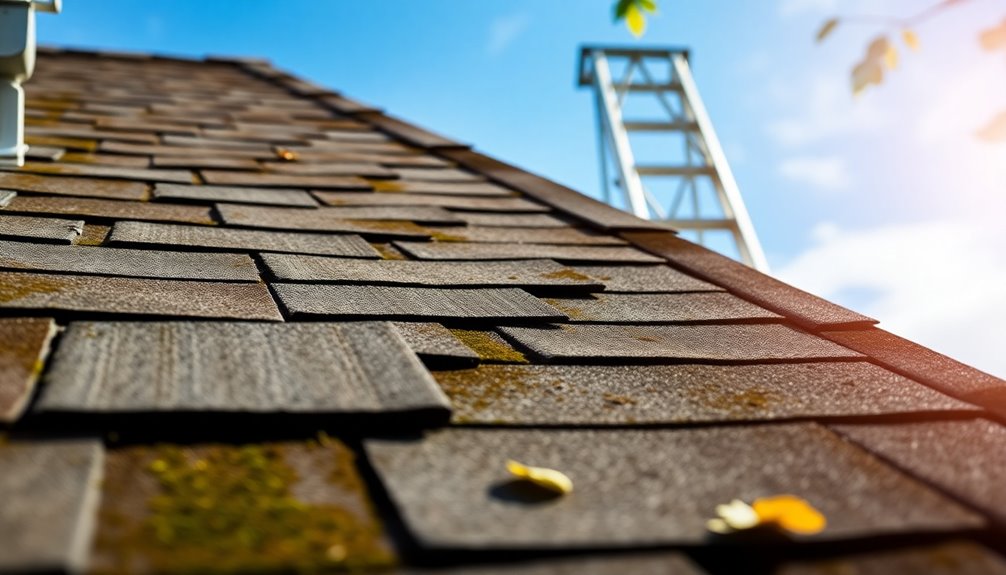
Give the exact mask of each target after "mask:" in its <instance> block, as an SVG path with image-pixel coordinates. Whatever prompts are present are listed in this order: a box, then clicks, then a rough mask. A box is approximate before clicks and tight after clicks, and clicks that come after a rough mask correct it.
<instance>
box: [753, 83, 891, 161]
mask: <svg viewBox="0 0 1006 575" xmlns="http://www.w3.org/2000/svg"><path fill="white" fill-rule="evenodd" d="M773 91H774V92H776V94H775V97H776V99H777V100H778V101H779V102H780V103H781V104H783V105H785V107H786V108H787V109H789V110H790V111H791V113H790V115H789V116H785V117H782V118H779V119H777V120H775V121H772V122H770V123H769V124H768V125H767V127H766V129H767V131H768V133H769V135H770V136H771V137H772V138H773V139H775V140H776V141H777V142H778V143H780V144H782V145H784V146H791V147H800V146H806V145H808V144H813V143H817V142H821V141H824V140H828V139H832V138H834V137H836V136H844V135H849V134H868V133H878V132H880V131H882V130H883V129H884V127H885V126H886V125H887V123H888V120H886V119H885V117H884V114H882V113H881V111H880V108H879V107H878V106H877V103H876V100H875V99H873V98H869V97H868V96H870V95H869V94H867V95H866V96H864V97H863V98H859V99H853V96H852V93H851V89H850V87H849V81H848V78H847V77H846V75H845V73H844V71H843V70H835V71H834V72H832V73H829V74H818V75H816V76H814V77H813V78H812V79H811V81H810V83H809V85H806V86H793V85H778V86H777V87H776V88H775V89H774V90H773Z"/></svg>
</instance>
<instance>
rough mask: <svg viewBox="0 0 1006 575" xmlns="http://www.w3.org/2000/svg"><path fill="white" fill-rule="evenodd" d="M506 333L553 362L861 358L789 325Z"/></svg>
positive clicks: (557, 328)
mask: <svg viewBox="0 0 1006 575" xmlns="http://www.w3.org/2000/svg"><path fill="white" fill-rule="evenodd" d="M501 329H502V332H503V334H504V335H506V336H507V337H509V338H511V339H512V340H514V341H516V342H517V343H518V344H520V345H521V346H523V347H526V348H528V349H530V350H531V351H533V352H534V353H536V354H538V355H540V356H541V357H542V358H544V359H546V360H549V361H560V362H568V361H573V360H579V361H584V362H591V361H598V360H630V359H631V360H637V361H646V360H649V361H656V360H665V361H666V360H686V359H693V360H715V361H735V362H740V361H743V362H769V361H800V360H812V359H836V360H842V359H858V358H862V357H864V356H863V355H862V354H859V353H857V352H855V351H852V350H850V349H847V348H844V347H842V346H840V345H836V344H834V343H832V342H830V341H827V340H824V339H821V338H819V337H815V336H813V335H809V334H805V333H801V332H799V331H796V330H794V329H793V328H790V327H787V326H785V325H778V324H766V325H664V326H626V325H561V326H549V327H506V328H501Z"/></svg>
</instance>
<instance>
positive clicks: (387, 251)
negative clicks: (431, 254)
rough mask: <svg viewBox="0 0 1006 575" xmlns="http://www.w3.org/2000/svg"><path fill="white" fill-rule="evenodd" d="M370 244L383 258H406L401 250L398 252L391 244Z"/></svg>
mask: <svg viewBox="0 0 1006 575" xmlns="http://www.w3.org/2000/svg"><path fill="white" fill-rule="evenodd" d="M370 245H371V246H372V247H373V248H374V249H375V250H377V253H379V254H381V257H382V258H384V259H386V260H405V259H408V258H406V257H405V256H404V255H402V252H400V251H398V250H397V249H395V248H394V247H392V245H391V244H375V243H372V244H370Z"/></svg>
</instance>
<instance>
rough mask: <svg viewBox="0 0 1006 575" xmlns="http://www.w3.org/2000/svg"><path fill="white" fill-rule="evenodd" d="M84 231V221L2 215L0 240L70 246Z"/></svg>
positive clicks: (0, 218) (0, 216) (0, 215)
mask: <svg viewBox="0 0 1006 575" xmlns="http://www.w3.org/2000/svg"><path fill="white" fill-rule="evenodd" d="M83 231H84V221H83V220H62V219H56V218H35V217H31V216H7V215H3V214H0V238H3V239H13V240H31V241H35V242H40V241H41V242H51V243H58V244H69V243H72V242H73V240H75V239H76V238H77V236H79V235H80V234H81V233H82V232H83Z"/></svg>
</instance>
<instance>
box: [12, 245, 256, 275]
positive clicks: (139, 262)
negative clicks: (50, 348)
mask: <svg viewBox="0 0 1006 575" xmlns="http://www.w3.org/2000/svg"><path fill="white" fill-rule="evenodd" d="M0 269H8V270H32V271H51V272H64V273H76V274H99V275H106V276H127V277H142V278H166V279H200V280H225V281H258V279H259V275H258V268H257V267H256V266H255V262H254V261H253V260H252V259H251V258H250V257H248V256H247V255H245V254H216V253H214V254H207V253H186V252H166V251H154V250H133V249H121V248H104V247H89V246H60V245H52V244H29V243H24V242H5V241H0Z"/></svg>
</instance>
